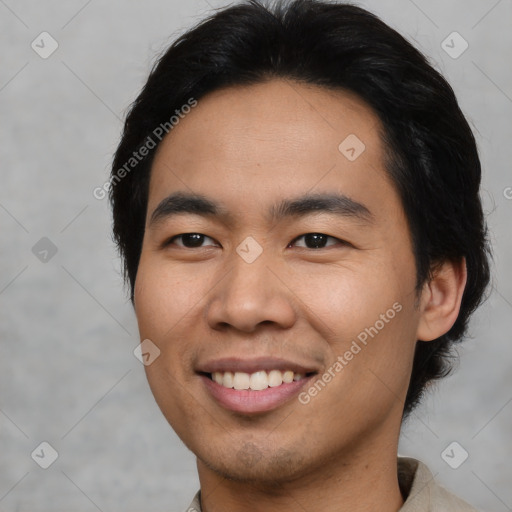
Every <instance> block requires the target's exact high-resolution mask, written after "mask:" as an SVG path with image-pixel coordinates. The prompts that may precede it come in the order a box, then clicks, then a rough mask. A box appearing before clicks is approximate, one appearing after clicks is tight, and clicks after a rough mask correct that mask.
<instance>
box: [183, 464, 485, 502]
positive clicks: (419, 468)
mask: <svg viewBox="0 0 512 512" xmlns="http://www.w3.org/2000/svg"><path fill="white" fill-rule="evenodd" d="M398 481H399V483H400V489H401V491H402V493H403V495H404V496H407V499H406V500H405V503H404V504H403V506H402V508H401V509H400V511H399V512H477V510H476V509H474V508H473V507H472V506H471V505H468V504H467V503H466V502H464V501H462V500H461V499H460V498H457V496H454V495H453V494H451V493H450V492H448V491H447V490H446V489H444V488H443V487H441V486H440V485H438V484H437V483H436V482H435V480H434V477H433V476H432V473H431V472H430V470H429V469H428V468H427V466H425V464H423V463H421V462H419V461H417V460H415V459H409V458H405V457H400V458H399V459H398ZM186 512H201V500H200V491H199V492H198V493H197V494H196V495H195V497H194V500H193V501H192V503H191V504H190V507H189V508H188V509H187V510H186Z"/></svg>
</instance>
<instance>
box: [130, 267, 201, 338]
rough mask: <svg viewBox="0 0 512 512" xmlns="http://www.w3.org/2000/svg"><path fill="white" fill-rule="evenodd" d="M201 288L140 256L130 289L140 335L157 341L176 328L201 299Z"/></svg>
mask: <svg viewBox="0 0 512 512" xmlns="http://www.w3.org/2000/svg"><path fill="white" fill-rule="evenodd" d="M202 286H203V285H202V283H201V280H200V279H199V278H198V277H194V276H193V275H191V274H190V273H184V272H182V271H181V272H179V271H177V270H176V269H173V268H172V266H169V265H165V264H160V263H159V262H155V261H151V259H150V258H144V257H142V258H141V262H140V265H139V269H138V272H137V279H136V282H135V290H134V299H135V313H136V316H137V322H138V324H139V331H140V334H141V336H144V337H147V338H150V339H151V338H152V337H153V338H155V339H161V338H162V337H163V336H165V334H166V333H167V332H169V330H170V329H172V328H177V327H179V325H178V324H179V323H180V321H183V320H184V319H185V317H186V315H187V313H189V312H191V310H193V309H194V305H197V304H198V302H200V301H201V298H203V297H204V290H203V288H202ZM196 307H197V306H196ZM162 341H163V340H162Z"/></svg>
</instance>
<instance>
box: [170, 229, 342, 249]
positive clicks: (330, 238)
mask: <svg viewBox="0 0 512 512" xmlns="http://www.w3.org/2000/svg"><path fill="white" fill-rule="evenodd" d="M186 235H198V236H200V237H203V239H202V242H204V241H205V240H206V239H209V240H212V241H214V239H213V238H211V237H209V236H206V235H203V234H202V233H182V234H180V235H175V236H173V237H172V238H170V239H169V240H168V241H166V242H165V243H164V246H168V245H171V244H173V243H175V240H178V239H181V240H182V242H183V237H184V236H186ZM311 235H315V236H321V237H326V238H327V240H335V241H336V242H338V243H336V244H328V245H326V246H324V247H316V248H314V247H306V246H305V245H303V246H298V247H302V248H304V249H310V250H313V251H314V250H320V249H326V248H327V247H332V246H333V245H338V244H341V245H350V244H349V243H348V242H345V241H344V240H341V239H339V238H336V237H334V236H330V235H326V234H324V233H317V232H311V233H304V234H303V235H300V236H298V237H296V238H294V239H293V240H292V241H291V242H290V243H289V244H288V246H287V247H290V246H291V245H292V244H295V243H296V242H297V241H298V240H300V239H301V238H304V239H305V237H307V236H311ZM214 242H215V241H214ZM178 247H181V248H183V249H197V248H199V249H203V248H204V246H202V245H201V246H199V247H186V246H185V245H178Z"/></svg>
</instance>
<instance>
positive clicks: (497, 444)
mask: <svg viewBox="0 0 512 512" xmlns="http://www.w3.org/2000/svg"><path fill="white" fill-rule="evenodd" d="M360 4H361V5H362V6H366V7H368V8H369V9H370V10H373V11H374V12H376V13H377V14H379V15H380V16H382V17H383V19H384V20H385V21H386V22H388V23H389V24H390V25H392V26H393V27H395V28H397V29H398V30H399V31H400V32H402V33H403V34H404V35H406V37H408V38H409V39H411V40H413V41H415V44H416V45H417V46H418V47H420V48H421V49H422V50H423V51H424V52H425V53H426V54H427V55H428V56H429V57H430V58H431V60H432V62H433V63H434V65H435V66H436V67H437V68H438V69H440V70H441V72H443V73H444V74H445V75H446V77H447V78H448V79H449V81H450V82H451V83H452V85H453V87H454V89H455V91H456V93H457V95H458V98H459V100H460V104H461V107H462V109H463V111H464V112H465V114H466V115H467V116H468V118H469V120H470V122H471V124H472V125H473V126H474V129H475V131H476V136H477V139H478V144H479V148H480V151H481V157H482V162H483V167H484V179H483V200H484V203H485V208H486V211H487V212H488V213H489V225H490V232H491V239H492V242H493V244H494V251H495V264H494V274H495V278H494V287H493V291H492V294H491V297H490V299H489V300H488V301H487V303H486V304H485V306H484V307H483V308H481V309H480V310H479V312H478V313H477V314H476V316H475V317H474V320H473V323H472V329H471V332H472V338H471V339H470V340H469V341H467V342H466V343H465V344H464V346H463V349H461V363H460V370H459V371H458V372H457V373H456V374H455V375H454V376H452V377H450V378H448V379H446V380H445V381H444V382H443V383H441V384H439V385H438V386H436V388H435V389H434V390H433V391H434V392H433V393H432V394H431V395H430V396H429V398H428V400H427V401H426V402H425V404H424V405H423V406H422V407H421V408H420V409H419V410H417V411H416V413H415V414H414V415H413V417H412V418H411V420H410V421H409V422H408V423H407V425H406V426H405V428H404V431H403V435H402V440H401V445H400V453H401V454H406V455H412V456H416V457H419V458H421V459H422V460H424V461H425V462H426V463H427V464H428V465H429V466H430V468H431V469H432V471H433V472H434V473H435V474H436V475H437V478H438V479H439V480H440V481H442V482H443V483H444V484H445V485H446V486H447V487H450V488H451V489H452V490H453V491H455V492H456V493H458V494H459V495H460V496H462V497H464V498H465V499H466V500H468V501H470V502H471V503H473V504H474V505H475V506H477V507H480V508H481V509H483V510H487V511H495V512H501V511H505V510H512V508H511V507H512V486H511V485H510V483H511V482H512V468H511V451H512V450H511V447H512V429H511V424H512V421H511V420H512V403H511V401H512V372H511V371H510V368H511V364H510V363H511V355H512V344H511V343H510V331H511V328H512V321H511V318H512V279H511V272H510V269H509V268H508V267H507V263H509V262H510V261H511V255H512V236H511V229H510V218H511V212H512V199H510V198H511V197H512V189H509V188H507V187H512V174H511V172H510V162H511V161H512V144H511V136H512V129H511V122H510V119H511V114H512V71H511V67H510V64H507V65H506V62H510V61H509V59H510V54H511V50H512V30H511V22H512V1H511V0H501V1H497V0H479V1H476V0H473V1H462V0H459V1H451V2H447V1H443V0H436V1H431V0H430V1H421V0H416V1H415V2H413V1H412V0H411V1H410V0H385V1H377V0H372V1H370V0H368V1H363V2H360ZM223 5H227V2H222V1H218V2H214V1H213V0H208V1H206V0H190V1H187V2H184V1H181V2H180V1H178V0H173V1H171V0H166V1H164V0H151V1H146V2H135V1H125V2H121V1H119V0H115V1H110V2H107V1H105V0H103V1H100V0H90V1H85V0H73V1H69V0H68V1H66V2H64V1H53V2H52V1H40V2H37V3H36V2H28V1H21V0H20V1H15V0H0V24H1V29H0V41H1V44H0V62H1V66H0V108H1V118H0V119H1V124H0V126H1V132H0V133H1V155H0V162H1V168H0V169H1V171H0V172H1V187H0V230H1V231H0V232H1V236H2V243H1V249H0V250H1V253H0V258H1V260H0V261H1V263H0V265H1V266H0V269H1V271H0V301H1V304H0V335H1V344H0V351H1V353H0V453H1V455H0V510H1V511H5V512H10V511H22V510H23V511H28V510H30V511H50V510H51V511H69V510H73V511H77V512H78V511H84V512H85V511H94V510H101V511H104V512H107V511H119V510H123V511H136V510H145V511H146V512H151V511H162V510H168V511H171V510H176V511H178V510H181V509H182V508H184V507H186V506H187V505H188V503H189V501H190V499H191V497H192V495H193V493H194V492H195V491H196V489H197V487H198V482H197V477H196V475H195V462H194V458H193V456H192V454H190V453H189V452H188V451H187V450H186V449H185V448H184V447H183V446H182V445H181V443H180V441H179V440H178V439H177V437H176V436H175V434H174V433H173V432H172V430H171V429H170V428H169V426H168V425H167V423H166V421H165V420H164V418H163V416H162V415H161V413H160V411H159V410H158V408H157V406H156V405H155V403H154V400H153V398H152V395H151V394H150V392H149V388H148V385H147V383H146V380H145V376H144V372H143V367H142V365H141V364H140V363H139V362H138V360H137V359H136V358H135V357H134V356H133V353H132V351H133V349H134V348H135V346H136V345H137V344H138V342H139V340H138V334H137V327H136V323H135V319H134V315H133V312H132V309H131V307H130V304H129V303H128V301H127V300H126V297H125V295H124V294H123V290H122V282H121V277H120V273H119V268H120V265H119V259H118V258H117V256H116V254H115V251H114V247H113V244H112V242H111V238H110V214H109V210H108V205H107V201H106V200H103V201H101V200H97V199H95V198H94V197H93V195H92V191H93V189H94V188H95V187H97V186H101V185H102V184H103V183H104V182H105V180H106V179H107V175H108V169H109V164H110V161H111V155H112V152H113V150H114V149H115V147H116V144H117V142H118V138H119V132H120V128H121V119H122V118H123V115H124V113H125V111H126V108H127V106H128V105H129V104H130V102H131V101H132V100H133V99H134V98H135V95H136V93H137V92H138V91H139V89H140V87H141V86H142V84H143V83H144V80H145V78H146V76H147V73H148V71H149V69H150V66H151V64H152V62H153V59H154V58H155V56H156V54H157V53H159V52H160V51H162V50H163V49H164V48H165V47H166V45H167V44H168V43H169V42H170V41H171V40H173V39H174V38H175V37H176V36H177V35H178V34H179V33H181V32H182V31H183V30H184V29H185V28H187V27H190V26H191V25H192V24H194V23H195V22H196V21H198V20H199V19H201V18H202V17H203V16H204V15H205V14H206V13H208V12H211V10H212V8H214V7H219V6H223ZM42 31H48V32H49V33H50V34H51V35H52V37H53V38H55V40H56V41H57V42H58V44H59V47H58V49H57V50H56V51H55V53H53V54H52V55H51V56H50V57H49V58H47V59H43V58H41V57H40V56H39V55H38V54H37V53H36V52H35V51H34V50H33V49H32V48H31V42H32V41H33V40H34V39H36V37H37V36H38V35H39V34H40V33H41V32H42ZM453 31H457V32H459V33H460V34H461V35H462V37H463V38H464V39H465V40H466V41H467V42H468V44H469V48H468V49H467V50H466V51H465V52H464V53H463V54H462V55H461V56H460V57H459V58H457V59H454V58H452V57H450V56H449V55H448V54H447V53H446V52H445V51H444V50H443V48H442V47H441V43H442V41H443V40H445V38H446V37H447V36H448V35H449V34H450V33H452V32H453ZM36 41H37V40H36ZM457 44H459V43H457ZM456 47H457V46H456ZM439 114H440V115H442V112H440V113H439ZM507 196H508V197H509V199H508V198H507ZM42 237H48V238H49V239H50V240H51V241H52V242H53V244H55V246H56V247H57V250H58V251H57V253H56V254H55V255H54V256H53V257H51V258H49V256H50V255H51V253H49V254H48V258H49V259H48V261H47V262H42V261H40V260H39V259H38V258H37V257H36V255H35V254H34V253H33V252H32V247H33V246H34V245H35V244H36V243H37V242H38V241H39V240H40V239H41V238H42ZM39 256H40V257H41V256H42V255H41V254H40V255H39ZM42 441H47V442H49V443H50V444H51V445H52V446H53V447H54V448H55V449H56V450H57V452H58V458H57V460H56V461H55V462H54V463H53V464H52V465H51V466H50V467H49V468H48V469H42V468H41V467H39V466H38V465H37V464H36V462H35V461H34V460H33V459H32V458H31V453H32V452H33V450H34V449H35V448H36V447H38V445H39V444H40V443H41V442H42ZM453 441H457V442H458V443H459V444H460V445H461V446H462V447H463V448H464V449H465V450H466V451H467V452H468V453H469V458H468V459H467V460H466V461H465V462H464V463H463V464H462V465H461V466H460V467H459V468H458V469H452V468H451V467H449V466H448V464H447V463H446V462H445V461H444V460H443V458H442V457H441V453H442V452H443V450H444V449H445V448H446V447H447V446H448V445H449V444H450V443H451V442H453ZM457 450H459V452H457V453H456V456H457V457H459V456H460V453H461V452H460V449H459V448H457ZM47 454H48V451H47V452H46V454H45V456H47Z"/></svg>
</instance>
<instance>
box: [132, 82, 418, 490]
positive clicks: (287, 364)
mask: <svg viewBox="0 0 512 512" xmlns="http://www.w3.org/2000/svg"><path fill="white" fill-rule="evenodd" d="M380 127H381V125H380V122H379V120H378V118H377V117H376V116H375V115H374V114H373V113H372V111H371V110H370V109H369V108H368V107H367V106H366V105H365V104H364V103H363V102H362V101H360V100H359V99H358V98H356V97H355V96H354V95H351V94H348V93H343V92H339V91H338V92H333V91H327V90H324V89H321V88H318V87H313V86H305V85H299V84H297V83H295V82H287V81H282V80H274V81H270V82H267V83H264V84H259V85H255V86H249V87H239V88H230V89H225V90H221V91H216V92H214V93H212V94H209V95H208V96H206V97H204V98H202V99H200V100H199V103H198V105H197V107H195V108H194V109H193V110H192V112H191V113H189V114H188V115H187V116H186V117H185V118H184V119H182V120H181V121H180V122H179V124H178V125H177V126H176V127H175V128H174V129H173V131H172V132H171V133H170V134H169V135H168V136H167V137H166V138H165V139H164V141H163V142H162V143H161V145H160V147H159V149H158V152H157V155H156V157H155V160H154V164H153V168H152V175H151V181H150V190H149V201H148V213H147V222H146V231H145V237H144V242H143V248H142V254H141V259H140V264H139V269H138V274H137V279H136V286H135V309H136V314H137V319H138V323H139V329H140V335H141V339H150V340H151V341H152V342H153V343H154V344H155V345H157V346H158V348H159V349H160V351H161V353H160V356H159V357H157V358H156V359H155V360H154V362H153V363H152V364H150V365H148V366H147V367H146V372H147V377H148V380H149V384H150V386H151V389H152V391H153V394H154V396H155V399H156V401H157V403H158V405H159V406H160V408H161V410H162V412H163V413H164V415H165V417H166V418H167V420H168V421H169V423H170V424H171V425H172V426H173V428H174V429H175V430H176V432H177V434H178V435H179V436H180V437H181V439H182V440H183V441H184V442H185V443H186V444H187V446H188V447H189V448H190V449H191V450H192V451H193V452H194V453H195V454H196V455H197V456H198V459H199V464H200V467H201V465H204V467H209V468H211V469H213V470H215V471H217V472H219V473H220V474H222V475H225V476H228V477H231V478H235V479H245V478H250V479H252V480H253V481H261V482H271V481H273V482H279V481H285V480H290V479H293V478H297V477H300V476H302V475H306V474H310V473H311V472H312V471H315V469H318V468H321V467H324V468H325V467H327V466H329V465H330V464H340V463H343V461H345V463H346V461H348V460H350V456H357V455H359V456H365V457H368V458H371V456H372V454H374V456H377V455H375V453H376V452H377V451H378V450H379V447H382V446H384V445H385V446H389V445H391V446H393V445H394V443H395V442H396V437H397V435H398V430H399V425H400V420H401V414H402V409H403V401H404V398H405V393H406V390H407V386H408V382H409V377H410V371H411V366H412V359H413V352H414V346H415V342H416V339H417V338H416V334H417V328H418V322H419V313H418V311H417V309H416V308H415V301H416V299H417V296H416V293H415V285H416V270H415V263H414V257H413V253H412V246H411V239H410V236H409V230H408V226H407V221H406V218H405V216H404V213H403V209H402V206H401V203H400V200H399V197H398V195H397V193H396V191H395V189H394V187H393V186H392V184H391V182H390V180H389V178H388V177H387V175H386V173H385V170H384V158H385V157H384V148H383V145H382V142H381V139H380V136H379V130H380ZM354 136H355V137H357V139H356V138H355V137H354ZM347 137H348V139H347ZM358 139H359V141H358ZM344 141H345V142H344ZM361 142H362V143H363V144H364V150H363V146H362V144H361ZM340 144H341V146H340ZM169 196H172V197H171V198H170V199H169V200H168V201H167V202H166V203H164V204H161V202H162V201H164V200H166V198H169ZM189 196H190V197H189ZM198 197H200V198H202V199H203V200H206V201H208V202H209V203H213V204H205V203H204V201H203V203H198V202H197V201H196V200H197V198H198ZM190 199H194V200H195V201H194V200H192V201H191V200H190ZM159 205H160V208H159V210H158V212H159V213H158V214H155V215H154V216H153V212H154V211H155V209H157V207H158V206H159ZM152 218H153V220H152ZM186 233H188V234H189V235H186V236H179V235H182V234H186ZM194 233H195V234H196V235H194ZM350 354H351V355H350ZM336 362H338V364H336ZM262 372H263V373H262ZM290 372H294V373H293V374H292V373H290ZM213 373H215V375H213V376H212V375H211V374H213ZM252 374H256V375H253V376H251V375H252ZM326 375H327V376H326ZM329 376H330V378H329ZM212 377H213V378H214V379H215V380H212ZM293 377H295V379H296V380H292V381H291V382H289V381H290V380H291V379H292V378H293ZM282 379H284V382H283V383H282V384H280V385H279V383H280V382H281V380H282ZM248 385H252V387H253V388H264V389H234V388H233V387H230V386H234V387H235V388H246V387H247V386H248ZM315 390H316V391H315Z"/></svg>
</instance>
